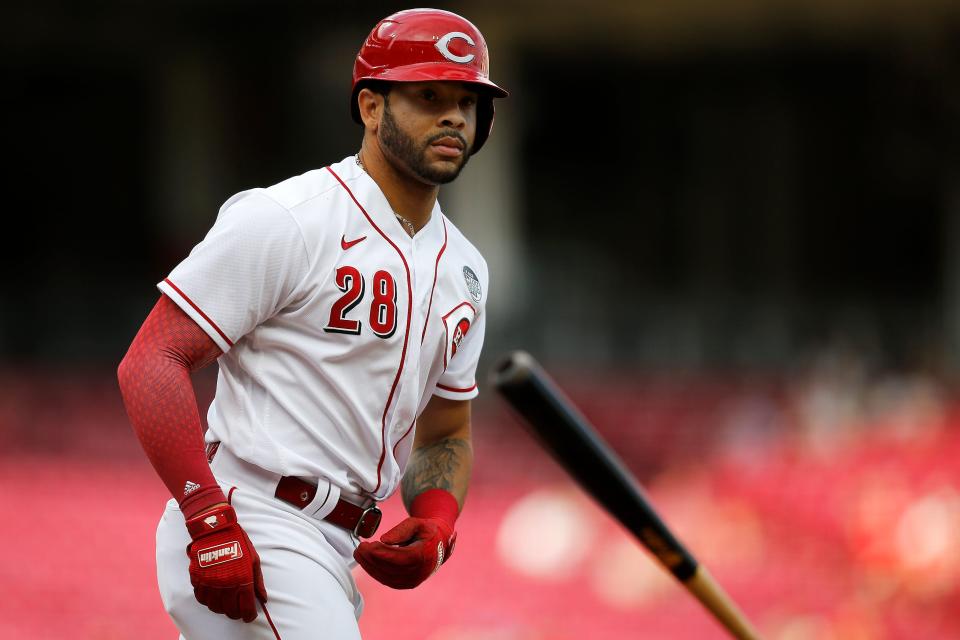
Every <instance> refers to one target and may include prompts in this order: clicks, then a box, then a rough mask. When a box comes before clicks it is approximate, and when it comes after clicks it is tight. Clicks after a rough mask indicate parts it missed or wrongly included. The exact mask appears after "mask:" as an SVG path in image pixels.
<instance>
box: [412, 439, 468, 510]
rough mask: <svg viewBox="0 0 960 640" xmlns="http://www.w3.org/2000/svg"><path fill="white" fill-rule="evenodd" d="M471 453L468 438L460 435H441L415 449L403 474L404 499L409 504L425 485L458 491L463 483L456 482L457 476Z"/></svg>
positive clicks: (465, 470)
mask: <svg viewBox="0 0 960 640" xmlns="http://www.w3.org/2000/svg"><path fill="white" fill-rule="evenodd" d="M472 456H473V448H472V447H471V446H470V442H469V441H468V440H464V439H462V438H444V439H443V440H439V441H437V442H434V443H433V444H429V445H425V446H422V447H420V448H418V449H415V450H414V452H413V453H412V454H411V456H410V461H409V463H407V470H406V472H405V473H404V474H403V485H402V488H401V492H402V494H403V501H404V503H405V504H408V505H409V503H410V502H412V501H413V499H414V498H415V497H417V496H418V495H420V494H421V493H423V492H424V491H426V490H427V489H445V490H447V491H451V492H453V491H454V490H455V489H456V490H458V491H462V490H463V489H464V487H459V486H457V485H458V484H460V483H458V482H457V481H458V479H460V478H458V476H459V477H462V476H463V475H464V474H465V473H469V466H470V462H471V459H472ZM461 482H462V479H461Z"/></svg>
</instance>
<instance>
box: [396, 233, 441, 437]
mask: <svg viewBox="0 0 960 640" xmlns="http://www.w3.org/2000/svg"><path fill="white" fill-rule="evenodd" d="M440 220H441V222H443V246H442V247H440V253H438V254H437V262H436V264H434V265H433V284H432V285H431V286H430V302H428V303H427V316H426V319H425V320H424V321H423V333H421V334H420V344H423V339H424V338H425V337H426V335H427V325H429V324H430V310H431V309H432V308H433V290H434V289H436V288H437V272H438V271H440V256H442V255H443V252H444V251H446V250H447V221H446V220H444V219H443V218H440ZM402 439H403V438H401V440H402Z"/></svg>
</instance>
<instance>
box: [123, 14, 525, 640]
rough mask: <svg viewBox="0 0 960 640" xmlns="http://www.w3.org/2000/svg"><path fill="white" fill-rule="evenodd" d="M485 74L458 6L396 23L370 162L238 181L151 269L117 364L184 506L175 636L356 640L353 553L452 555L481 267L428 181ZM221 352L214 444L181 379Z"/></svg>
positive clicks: (394, 563) (454, 159) (385, 42)
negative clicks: (190, 237) (154, 272)
mask: <svg viewBox="0 0 960 640" xmlns="http://www.w3.org/2000/svg"><path fill="white" fill-rule="evenodd" d="M488 69H489V62H488V54H487V47H486V44H485V42H484V39H483V36H482V35H481V34H480V32H479V31H478V30H477V28H476V27H475V26H474V25H473V24H471V23H470V22H468V21H467V20H465V19H464V18H462V17H460V16H458V15H456V14H453V13H449V12H446V11H437V10H432V9H415V10H410V11H402V12H399V13H396V14H394V15H392V16H390V17H388V18H385V19H384V20H382V21H381V22H380V23H379V24H377V25H376V27H374V29H373V31H372V32H371V33H370V35H369V36H368V38H367V39H366V41H365V42H364V44H363V46H362V47H361V49H360V52H359V54H358V55H357V58H356V62H355V65H354V69H353V91H352V95H351V103H350V108H351V112H352V115H353V118H354V120H356V121H357V122H358V123H360V124H362V125H363V130H364V134H363V142H362V144H361V147H360V151H359V153H357V154H356V155H355V156H350V157H348V158H346V159H344V160H342V161H340V162H337V163H335V164H332V165H330V166H327V167H323V168H321V169H316V170H313V171H309V172H307V173H304V174H303V175H300V176H296V177H293V178H290V179H288V180H286V181H284V182H281V183H279V184H277V185H274V186H272V187H268V188H265V189H260V188H258V189H251V190H249V191H244V192H241V193H238V194H237V195H235V196H233V197H232V198H230V199H229V200H227V202H226V203H225V204H224V205H223V206H222V207H221V209H220V212H219V214H218V216H217V220H216V222H215V223H214V225H213V227H212V229H211V230H210V231H209V233H208V234H207V236H206V237H205V238H204V239H203V241H202V242H200V243H199V244H198V245H197V246H196V247H194V249H193V250H192V251H191V252H190V255H189V256H187V258H186V259H185V260H184V261H183V262H181V263H180V264H179V265H178V266H177V267H175V268H174V269H173V271H172V272H171V273H170V274H169V276H168V277H167V278H164V280H163V281H162V282H161V283H159V285H158V287H159V289H160V291H161V292H162V295H161V296H160V300H159V301H158V302H157V304H156V306H155V307H154V308H153V310H152V311H151V312H150V314H149V315H148V316H147V318H146V320H145V322H144V323H143V326H142V327H141V329H140V331H139V333H138V334H137V336H136V338H135V339H134V341H133V343H132V344H131V346H130V349H129V351H128V353H127V355H126V357H125V358H124V359H123V362H122V363H121V364H120V368H119V372H118V373H119V379H120V387H121V391H122V394H123V399H124V403H125V405H126V408H127V413H128V415H129V417H130V421H131V423H132V425H133V428H134V430H135V432H136V434H137V436H138V437H139V439H140V442H141V443H142V445H143V448H144V450H145V452H146V454H147V456H148V457H149V459H150V461H151V463H152V464H153V466H154V468H155V469H156V471H157V473H158V474H159V476H160V477H161V479H162V480H163V481H164V483H165V484H166V486H167V488H168V489H169V490H170V492H171V493H172V494H173V497H174V499H173V500H170V501H169V503H168V504H167V507H166V510H165V512H164V514H163V516H162V518H161V520H160V523H159V526H158V528H157V575H158V582H159V586H160V593H161V597H162V599H163V603H164V606H165V608H166V610H167V611H168V613H169V614H170V616H171V617H172V619H173V621H174V623H175V624H176V625H177V628H178V629H179V630H180V633H181V637H182V638H189V639H202V638H284V639H285V640H293V639H297V638H334V639H348V638H359V637H360V635H359V631H358V626H357V620H358V618H359V615H360V612H361V609H362V602H363V601H362V598H361V596H360V593H359V592H358V591H357V586H356V584H355V582H354V580H353V576H352V574H351V569H352V568H353V566H354V564H355V563H359V564H360V566H361V567H363V569H364V570H366V571H367V572H368V573H369V574H370V575H371V576H373V577H374V578H375V579H377V580H378V581H380V582H382V583H383V584H385V585H388V586H390V587H394V588H397V589H409V588H413V587H416V586H417V585H419V584H420V583H421V582H423V581H424V580H425V579H426V578H428V577H429V576H430V575H432V574H433V573H434V572H436V571H437V570H438V569H439V568H440V566H441V565H442V564H443V563H444V562H445V561H446V560H447V559H449V557H450V554H451V552H452V551H453V547H454V541H455V539H456V533H455V523H456V520H457V516H458V515H459V513H460V509H461V508H462V506H463V501H464V496H465V495H466V491H467V484H468V480H469V476H470V466H471V461H472V449H471V443H470V401H471V399H472V398H473V397H475V396H476V395H477V384H476V380H475V371H476V367H477V359H478V357H479V354H480V348H481V345H482V343H483V333H484V318H485V313H484V307H485V304H486V300H487V295H488V291H487V283H488V275H487V265H486V263H485V262H484V260H483V257H482V256H481V255H480V253H479V252H478V251H477V250H476V248H474V246H473V245H472V244H470V242H469V241H468V240H467V239H466V238H465V237H464V236H463V235H462V234H461V233H460V231H458V230H457V228H456V227H455V226H454V225H453V224H452V223H451V222H450V220H448V219H447V218H446V216H444V214H443V212H442V211H441V210H440V206H439V204H438V203H437V193H438V189H439V185H440V184H444V183H447V182H450V181H452V180H453V179H455V178H456V177H457V175H458V174H459V173H460V171H461V170H462V169H463V167H464V165H465V164H466V163H467V159H468V158H469V157H470V156H471V155H472V154H474V153H476V152H477V151H479V150H480V148H481V147H482V146H483V144H484V142H485V141H486V139H487V137H488V135H489V133H490V129H491V127H492V124H493V116H494V106H493V101H494V98H502V97H505V96H506V95H507V93H506V92H505V91H504V90H503V89H501V88H500V87H498V86H497V85H495V84H493V83H492V82H491V81H490V79H489V70H488ZM214 360H216V361H217V362H218V365H219V376H218V379H217V390H216V395H215V397H214V400H213V403H212V405H211V407H210V411H209V414H208V422H209V429H208V430H207V432H206V434H205V435H204V434H203V433H202V429H201V422H200V416H199V413H198V409H197V404H196V398H195V395H194V391H193V388H192V386H191V383H190V373H191V372H192V371H196V370H197V369H200V368H201V367H203V366H205V365H207V364H209V363H211V362H213V361H214ZM400 485H402V496H403V500H404V504H405V506H406V508H407V510H408V512H409V517H408V518H407V519H405V520H403V521H401V522H399V523H391V526H389V527H385V528H386V529H387V530H386V532H385V533H382V535H381V536H380V537H379V539H376V537H375V534H376V533H377V531H378V525H379V524H380V517H381V514H380V511H379V510H378V509H377V502H379V501H382V500H384V499H386V498H387V497H388V496H390V495H391V494H392V493H393V492H394V491H395V490H396V489H397V487H398V486H400ZM184 549H186V551H187V552H186V554H185V553H184Z"/></svg>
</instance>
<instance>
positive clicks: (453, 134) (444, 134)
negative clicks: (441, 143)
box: [423, 129, 467, 149]
mask: <svg viewBox="0 0 960 640" xmlns="http://www.w3.org/2000/svg"><path fill="white" fill-rule="evenodd" d="M440 138H456V139H457V140H459V141H460V144H462V145H463V148H464V149H466V148H467V139H466V138H464V137H463V134H462V133H460V132H459V131H456V130H454V129H445V130H444V131H441V132H440V133H435V134H433V135H432V136H430V137H429V138H428V139H427V142H426V144H424V145H423V147H424V148H427V147H429V146H430V145H432V144H433V143H434V142H436V141H437V140H439V139H440Z"/></svg>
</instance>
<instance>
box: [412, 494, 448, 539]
mask: <svg viewBox="0 0 960 640" xmlns="http://www.w3.org/2000/svg"><path fill="white" fill-rule="evenodd" d="M410 515H411V516H413V517H414V518H436V519H438V520H442V521H443V522H445V523H446V524H447V525H449V526H450V530H451V531H453V528H454V524H455V523H456V521H457V517H458V516H459V515H460V505H459V504H458V503H457V499H456V498H454V497H453V494H452V493H450V492H449V491H445V490H444V489H427V490H426V491H424V492H423V493H421V494H420V495H418V496H417V497H416V498H414V500H413V502H412V503H411V504H410Z"/></svg>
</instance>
